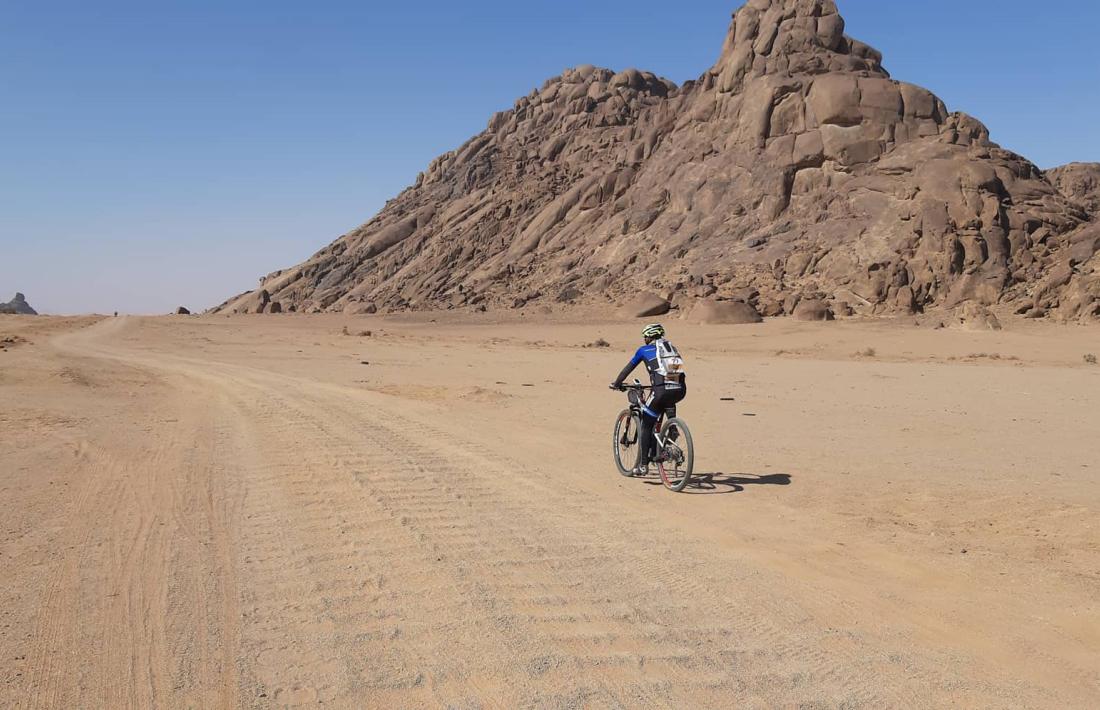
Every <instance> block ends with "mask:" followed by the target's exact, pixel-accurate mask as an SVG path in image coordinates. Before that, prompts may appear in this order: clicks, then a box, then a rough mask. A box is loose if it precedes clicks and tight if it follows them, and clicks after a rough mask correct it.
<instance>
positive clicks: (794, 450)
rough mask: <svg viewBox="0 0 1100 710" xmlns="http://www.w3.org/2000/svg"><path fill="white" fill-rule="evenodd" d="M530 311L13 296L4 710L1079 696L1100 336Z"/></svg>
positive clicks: (923, 701) (984, 702)
mask: <svg viewBox="0 0 1100 710" xmlns="http://www.w3.org/2000/svg"><path fill="white" fill-rule="evenodd" d="M531 317H533V315H532V314H529V315H523V316H521V315H519V314H517V313H511V314H509V315H508V316H507V318H508V320H503V319H502V318H498V317H496V316H493V315H492V314H480V315H477V314H475V315H469V316H464V317H463V320H454V319H451V320H448V319H447V318H445V317H444V316H441V315H431V314H421V315H418V316H415V317H409V318H408V319H406V320H395V319H392V318H391V319H382V318H363V317H358V318H350V317H344V316H328V315H323V316H308V317H307V316H295V317H265V316H234V317H230V318H227V317H223V316H217V317H196V318H149V319H138V318H118V319H114V318H111V319H103V320H99V321H96V320H95V319H50V318H42V319H19V318H16V317H0V336H10V337H12V338H13V341H12V342H15V340H14V338H15V337H16V336H18V339H19V341H20V342H19V344H18V346H14V347H11V348H8V349H7V350H5V351H4V352H0V402H2V406H0V491H2V493H3V500H4V503H5V505H4V512H3V514H2V521H3V524H2V525H0V554H2V562H3V568H4V570H5V573H4V577H5V581H4V584H3V585H2V586H0V590H2V591H0V610H2V611H0V659H3V660H2V661H0V678H2V681H0V706H4V707H27V708H37V707H153V706H167V707H239V706H248V707H281V706H300V705H316V704H318V703H324V704H325V705H328V706H337V707H380V708H390V707H462V708H464V707H469V708H473V707H504V708H511V707H681V708H682V707H777V706H783V707H797V706H805V707H906V708H910V707H946V706H953V707H960V706H962V707H1095V706H1096V705H1097V704H1100V671H1098V669H1100V609H1098V601H1097V599H1098V597H1097V594H1096V590H1097V588H1098V582H1100V530H1098V528H1097V524H1096V520H1097V512H1098V510H1100V478H1098V476H1097V473H1098V470H1097V467H1098V466H1100V458H1098V456H1097V454H1098V453H1100V449H1098V444H1097V437H1096V432H1097V431H1098V430H1100V414H1098V413H1097V409H1096V402H1097V401H1098V399H1100V366H1096V365H1090V364H1088V363H1086V362H1085V359H1084V356H1085V355H1086V354H1088V353H1090V352H1092V353H1096V352H1097V351H1098V350H1100V346H1097V345H1096V344H1097V343H1098V342H1100V338H1097V330H1096V328H1094V327H1079V328H1064V327H1057V326H1052V325H1049V324H1045V323H1037V322H1015V321H1014V322H1012V323H1011V324H1009V325H1008V327H1007V328H1006V330H1004V331H1001V332H988V333H975V332H965V331H956V330H951V329H933V328H932V327H931V324H930V323H929V324H924V325H922V326H921V327H917V326H914V325H913V324H912V319H907V320H904V321H897V322H887V321H874V322H839V323H832V324H817V323H797V322H792V321H769V322H767V323H765V324H763V325H759V326H743V327H732V328H731V327H726V328H722V327H710V326H688V325H679V324H676V323H671V326H672V337H673V339H674V341H675V342H676V343H677V345H678V346H679V347H680V348H681V349H682V350H683V351H684V352H685V353H686V355H687V357H688V361H689V365H690V368H691V369H690V372H691V378H692V392H691V396H690V398H689V399H688V401H687V402H686V403H685V404H684V405H683V406H682V407H681V412H682V414H683V415H684V416H685V417H686V418H687V419H688V421H689V422H690V423H691V424H692V426H693V430H694V432H695V437H696V443H697V446H698V459H697V470H698V471H700V472H701V473H703V474H706V476H705V477H704V481H703V482H702V484H701V485H699V486H696V487H693V488H691V489H689V490H688V491H687V492H685V493H683V494H679V495H677V494H673V493H670V492H668V491H666V490H664V489H663V488H661V487H660V486H659V485H655V482H654V481H653V480H632V479H624V478H622V477H620V476H618V475H617V474H616V473H615V469H614V467H613V465H612V462H611V460H610V446H609V439H610V425H611V422H612V419H613V417H614V415H615V413H616V412H617V411H618V410H619V409H620V408H621V406H622V402H621V401H620V398H621V395H619V394H617V393H613V392H609V391H607V389H606V382H607V381H609V380H610V379H611V378H612V377H613V376H614V374H615V373H616V372H617V370H618V368H619V367H621V364H622V362H623V361H624V360H625V359H626V357H627V353H628V352H629V351H630V349H631V348H632V347H633V346H634V345H635V331H636V326H635V325H634V324H621V323H618V324H616V323H604V322H601V321H599V320H598V319H592V318H583V317H581V315H578V314H571V315H570V314H566V315H562V316H546V317H543V318H542V320H541V321H540V322H538V323H534V322H532V323H528V322H524V321H525V320H526V319H527V318H531ZM432 321H436V322H432ZM550 323H552V325H553V327H549V325H548V324H550ZM345 325H347V326H348V331H349V332H351V333H357V332H359V331H361V330H366V329H369V330H370V331H371V335H370V336H362V337H360V336H356V335H343V334H342V328H343V327H344V326H345ZM599 337H602V338H604V339H606V340H607V341H608V342H610V344H611V347H610V348H585V347H583V346H584V345H585V344H586V343H591V342H593V341H594V340H595V339H596V338H599ZM364 363H366V364H364ZM730 397H732V398H733V400H732V401H728V399H726V400H724V399H723V398H730Z"/></svg>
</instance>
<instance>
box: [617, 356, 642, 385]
mask: <svg viewBox="0 0 1100 710" xmlns="http://www.w3.org/2000/svg"><path fill="white" fill-rule="evenodd" d="M644 359H645V357H644V356H643V355H642V349H641V348H638V352H636V353H634V357H632V358H630V362H628V363H626V367H624V368H623V371H622V372H620V373H619V376H618V377H616V378H615V386H616V387H619V386H620V385H622V383H623V381H624V380H625V379H626V378H627V377H630V373H631V372H633V371H634V368H635V367H637V366H638V363H640V362H641V361H642V360H644Z"/></svg>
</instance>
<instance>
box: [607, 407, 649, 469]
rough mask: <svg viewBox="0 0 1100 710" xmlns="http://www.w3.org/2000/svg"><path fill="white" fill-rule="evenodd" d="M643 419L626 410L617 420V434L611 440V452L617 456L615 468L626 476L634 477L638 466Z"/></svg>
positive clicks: (620, 413)
mask: <svg viewBox="0 0 1100 710" xmlns="http://www.w3.org/2000/svg"><path fill="white" fill-rule="evenodd" d="M641 423H642V422H641V419H640V418H639V417H638V415H637V414H635V413H634V412H633V411H631V410H629V409H624V410H623V411H621V412H619V416H618V418H616V419H615V433H614V434H613V435H612V439H611V450H612V452H613V453H614V455H615V466H616V467H617V468H618V469H619V473H621V474H622V475H624V476H633V475H634V467H635V466H637V465H638V456H639V454H641V447H639V446H638V430H639V428H640V427H641Z"/></svg>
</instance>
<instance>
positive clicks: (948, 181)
mask: <svg viewBox="0 0 1100 710" xmlns="http://www.w3.org/2000/svg"><path fill="white" fill-rule="evenodd" d="M1067 173H1068V171H1067ZM1055 179H1056V180H1057V181H1058V182H1059V184H1060V185H1061V184H1062V183H1063V182H1068V181H1069V178H1068V177H1066V178H1065V179H1063V178H1062V177H1061V176H1060V175H1058V174H1056V175H1055ZM1074 184H1076V183H1074ZM1062 189H1069V188H1065V187H1063V188H1062ZM1073 190H1076V188H1072V190H1071V192H1072V191H1073ZM1087 204H1088V203H1087V201H1082V200H1081V199H1079V198H1077V197H1076V196H1075V195H1074V196H1073V199H1070V198H1067V196H1066V195H1064V194H1063V193H1062V192H1060V191H1059V189H1056V188H1055V186H1054V185H1053V184H1052V183H1051V181H1050V179H1048V176H1047V175H1044V173H1043V172H1042V171H1040V170H1039V169H1038V168H1037V167H1036V166H1035V165H1033V164H1032V163H1030V162H1029V161H1027V160H1026V159H1024V158H1022V157H1020V156H1018V155H1016V154H1014V153H1011V152H1009V151H1007V150H1004V149H1002V148H1000V147H998V146H997V145H996V144H994V143H992V142H991V141H990V140H989V132H988V131H987V130H986V127H985V126H984V125H982V124H981V123H980V122H979V121H978V120H976V119H974V118H972V117H970V116H968V115H966V114H962V113H951V112H949V111H948V109H947V107H946V106H945V105H944V103H943V101H941V100H940V99H938V98H937V97H936V96H935V95H933V94H932V93H931V92H929V91H927V90H926V89H923V88H921V87H918V86H914V85H912V84H907V83H904V82H899V81H895V80H893V79H891V78H890V76H889V74H888V73H887V72H886V70H885V69H884V68H883V64H882V57H881V55H880V54H879V53H878V52H877V51H876V50H874V49H873V48H871V47H870V46H868V45H866V44H864V43H863V42H860V41H858V40H856V39H853V38H851V37H848V36H847V35H845V34H844V20H843V19H842V17H841V16H840V15H839V14H838V12H837V8H836V5H835V3H834V2H833V0H749V2H748V4H746V5H745V6H744V7H742V8H741V9H740V10H738V11H737V12H736V13H735V14H734V16H733V22H732V24H731V25H730V29H729V33H728V35H727V38H726V41H725V44H724V46H723V48H722V51H721V53H720V55H719V57H718V61H717V62H716V63H715V64H714V66H713V67H711V68H710V69H708V70H707V71H706V72H704V73H703V75H702V76H701V77H700V78H699V79H698V80H696V81H689V82H686V83H685V84H684V85H683V86H676V85H675V84H673V83H672V82H670V81H668V80H666V79H662V78H660V77H658V76H656V75H654V74H652V73H649V72H644V71H639V70H635V69H627V70H625V71H621V72H618V73H615V72H613V71H611V70H608V69H599V68H596V67H593V66H588V65H584V66H579V67H577V68H575V69H569V70H566V71H565V72H564V73H563V74H562V75H561V76H558V77H554V78H552V79H550V80H549V81H547V82H546V83H545V84H543V86H542V87H541V88H540V89H538V90H535V91H532V92H531V93H530V94H528V95H527V96H525V97H523V98H521V99H519V100H518V101H517V102H516V104H515V106H514V107H513V108H512V109H510V110H508V111H504V112H502V113H498V114H496V115H495V116H493V117H492V119H491V120H490V121H489V124H488V127H487V128H486V130H485V131H483V132H482V133H481V134H479V135H477V136H475V137H474V138H472V139H471V140H469V141H468V142H467V143H465V144H464V145H463V146H461V147H460V148H459V149H457V150H455V151H453V152H450V153H447V154H445V155H442V156H440V157H439V158H437V159H435V160H434V161H432V163H431V164H430V165H429V166H428V168H427V170H426V171H425V172H424V173H422V174H421V175H420V176H419V177H418V179H417V181H416V184H415V185H413V186H412V187H410V188H408V189H406V190H405V191H404V192H402V193H401V194H400V195H398V196H397V197H396V198H395V199H393V200H391V201H390V202H389V203H387V205H386V206H385V208H384V209H383V210H382V211H381V212H379V213H378V214H377V215H376V216H375V217H374V218H373V219H371V220H370V221H369V222H367V223H366V224H364V225H363V226H361V227H359V228H357V229H355V230H353V231H351V232H349V233H348V234H346V235H344V236H342V237H340V238H339V239H337V240H336V241H335V242H333V243H332V244H330V245H329V246H327V247H325V248H324V249H322V250H321V251H320V252H318V253H317V254H315V255H314V256H313V257H311V258H310V259H309V260H307V261H306V262H305V263H303V264H300V265H299V266H296V267H293V268H290V269H286V270H283V271H278V272H275V273H273V274H270V275H269V276H267V277H265V278H264V279H262V281H261V286H260V288H259V289H258V290H256V291H252V292H249V293H246V294H243V295H242V296H239V297H237V298H234V299H231V300H230V301H228V302H226V303H225V304H223V305H222V306H221V307H220V309H221V310H228V311H238V312H263V311H264V310H268V309H269V308H270V307H269V305H268V304H269V303H272V302H281V303H282V304H283V305H284V306H285V307H286V309H287V310H298V311H343V312H367V311H368V309H377V310H381V311H383V312H386V311H394V310H405V309H427V308H462V307H479V308H484V307H485V306H486V305H488V306H493V307H519V306H524V305H528V304H536V303H540V302H542V303H553V302H570V303H572V302H581V303H583V302H596V303H598V302H606V301H607V300H608V299H610V300H612V301H614V302H616V303H624V302H626V301H629V300H630V299H631V298H632V297H633V296H634V294H635V292H636V291H637V290H638V289H639V288H643V289H645V290H648V291H651V292H653V293H658V294H673V300H674V301H675V300H676V299H678V298H683V299H690V298H707V297H712V298H716V299H724V300H735V299H737V298H739V297H740V296H739V294H751V296H750V297H749V298H748V300H749V302H750V303H751V305H752V306H754V308H755V309H756V310H758V311H759V312H761V313H763V314H764V315H769V316H771V315H780V314H792V313H794V312H795V311H796V309H798V308H799V304H800V303H801V302H803V301H806V302H807V304H808V305H806V306H804V307H803V308H802V312H803V313H806V314H809V313H810V312H811V311H813V313H816V314H824V313H825V312H826V311H827V312H830V313H831V312H837V313H850V312H856V313H865V314H877V313H908V312H914V311H921V310H925V309H932V308H955V307H957V306H960V305H961V304H964V303H969V302H973V303H976V304H979V305H985V306H990V305H1000V306H1008V307H1011V308H1013V309H1015V310H1017V311H1019V312H1021V313H1024V312H1026V313H1029V314H1040V313H1041V314H1044V315H1045V314H1054V315H1057V316H1059V317H1060V318H1062V319H1076V318H1092V317H1095V316H1100V273H1098V268H1100V260H1098V258H1097V256H1096V249H1097V246H1098V244H1097V240H1096V239H1095V238H1094V237H1093V236H1090V235H1095V229H1094V225H1092V224H1091V223H1090V222H1091V220H1092V216H1091V215H1090V214H1089V212H1088V210H1087ZM1082 235H1084V236H1082ZM810 303H812V304H814V305H812V306H811V305H809V304H810ZM818 304H823V305H824V309H825V310H824V311H823V310H821V308H819V307H818Z"/></svg>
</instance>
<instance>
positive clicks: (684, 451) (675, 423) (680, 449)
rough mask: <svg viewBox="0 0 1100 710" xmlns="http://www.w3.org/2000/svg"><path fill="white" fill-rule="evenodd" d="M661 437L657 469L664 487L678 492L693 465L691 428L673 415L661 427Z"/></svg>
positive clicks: (693, 453)
mask: <svg viewBox="0 0 1100 710" xmlns="http://www.w3.org/2000/svg"><path fill="white" fill-rule="evenodd" d="M661 439H662V440H663V441H664V442H665V445H664V450H663V451H662V452H661V455H660V456H658V457H657V470H658V471H659V472H660V474H661V482H662V483H664V484H665V488H667V489H669V490H670V491H675V492H677V493H679V492H680V491H682V490H684V488H685V487H686V486H687V484H688V482H689V481H691V472H692V469H693V468H694V467H695V445H694V444H693V443H692V441H691V430H690V429H688V425H687V422H685V421H684V420H683V419H680V418H679V417H673V418H672V419H669V420H668V421H666V422H665V423H664V426H662V427H661Z"/></svg>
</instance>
